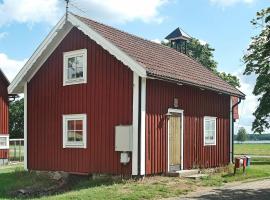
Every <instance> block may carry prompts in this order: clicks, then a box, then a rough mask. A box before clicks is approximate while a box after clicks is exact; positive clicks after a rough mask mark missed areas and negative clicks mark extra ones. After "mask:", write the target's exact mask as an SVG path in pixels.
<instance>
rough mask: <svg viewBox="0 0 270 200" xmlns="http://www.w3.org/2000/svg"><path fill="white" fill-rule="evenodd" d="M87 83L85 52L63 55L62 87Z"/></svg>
mask: <svg viewBox="0 0 270 200" xmlns="http://www.w3.org/2000/svg"><path fill="white" fill-rule="evenodd" d="M86 82H87V50H86V49H81V50H76V51H70V52H65V53H64V86H65V85H73V84H81V83H86Z"/></svg>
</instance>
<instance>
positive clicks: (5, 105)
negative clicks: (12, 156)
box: [0, 74, 8, 159]
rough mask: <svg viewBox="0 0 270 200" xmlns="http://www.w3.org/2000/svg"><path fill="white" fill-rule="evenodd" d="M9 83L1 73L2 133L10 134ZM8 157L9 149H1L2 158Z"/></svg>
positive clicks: (0, 117) (0, 122)
mask: <svg viewBox="0 0 270 200" xmlns="http://www.w3.org/2000/svg"><path fill="white" fill-rule="evenodd" d="M7 87H8V83H7V81H6V80H5V78H4V77H2V75H1V74H0V134H8V92H7ZM1 158H8V150H0V159H1Z"/></svg>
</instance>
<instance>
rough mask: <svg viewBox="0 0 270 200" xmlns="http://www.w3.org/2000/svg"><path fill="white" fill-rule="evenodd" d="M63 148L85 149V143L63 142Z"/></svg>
mask: <svg viewBox="0 0 270 200" xmlns="http://www.w3.org/2000/svg"><path fill="white" fill-rule="evenodd" d="M63 148H64V149H86V145H85V144H65V145H64V147H63Z"/></svg>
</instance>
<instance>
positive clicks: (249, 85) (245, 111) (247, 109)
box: [234, 69, 258, 133]
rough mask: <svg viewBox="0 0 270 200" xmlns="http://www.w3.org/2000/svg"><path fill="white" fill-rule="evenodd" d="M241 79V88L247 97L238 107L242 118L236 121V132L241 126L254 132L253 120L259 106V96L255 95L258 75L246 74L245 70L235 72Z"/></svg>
mask: <svg viewBox="0 0 270 200" xmlns="http://www.w3.org/2000/svg"><path fill="white" fill-rule="evenodd" d="M234 75H236V76H237V77H238V78H239V79H240V85H241V87H240V90H241V91H242V92H243V93H244V94H245V95H246V99H245V100H243V101H242V103H241V104H240V105H239V107H238V112H239V115H240V116H239V117H240V119H239V120H238V121H237V122H236V123H235V133H237V130H238V129H239V128H240V127H244V128H246V130H247V131H248V132H249V133H253V132H252V130H251V128H252V122H253V121H254V119H255V118H254V116H253V113H254V111H255V110H256V108H257V106H258V97H256V96H255V95H253V93H252V92H253V88H254V85H255V83H256V76H255V75H254V74H252V75H249V76H246V75H243V70H242V69H241V70H240V71H238V72H236V73H234Z"/></svg>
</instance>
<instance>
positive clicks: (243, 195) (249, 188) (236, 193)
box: [175, 179, 270, 200]
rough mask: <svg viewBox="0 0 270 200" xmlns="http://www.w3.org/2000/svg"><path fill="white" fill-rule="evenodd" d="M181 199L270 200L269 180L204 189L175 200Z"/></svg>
mask: <svg viewBox="0 0 270 200" xmlns="http://www.w3.org/2000/svg"><path fill="white" fill-rule="evenodd" d="M182 199H188V200H191V199H229V200H232V199H241V200H246V199H256V200H267V199H270V179H266V180H259V181H253V182H238V183H230V184H226V185H225V186H222V187H218V188H204V189H202V190H200V191H198V190H197V191H195V192H191V193H189V194H187V195H186V196H183V197H179V198H175V200H182Z"/></svg>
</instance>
